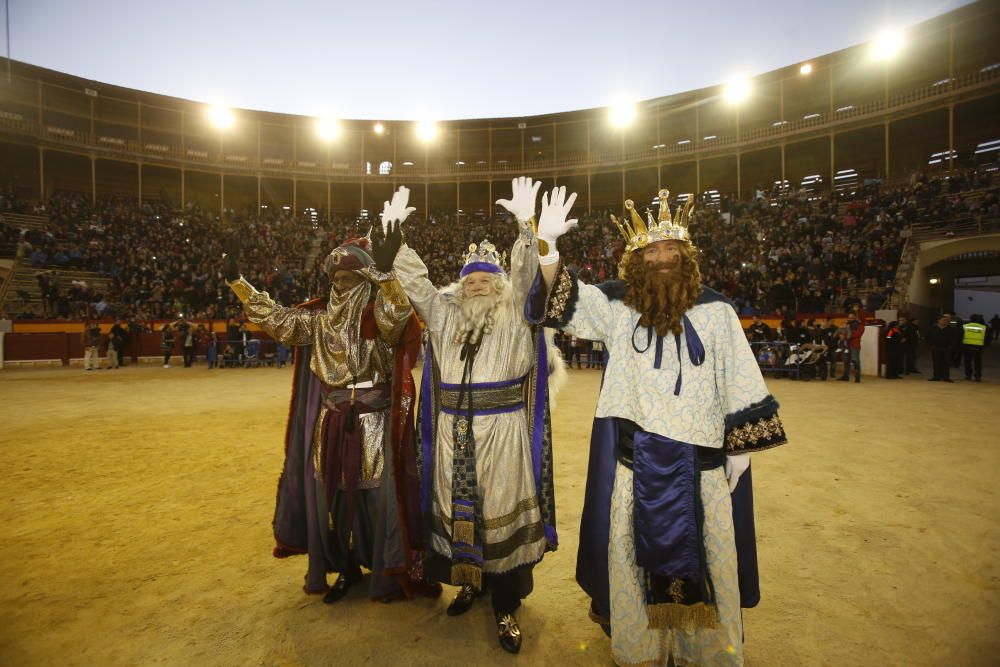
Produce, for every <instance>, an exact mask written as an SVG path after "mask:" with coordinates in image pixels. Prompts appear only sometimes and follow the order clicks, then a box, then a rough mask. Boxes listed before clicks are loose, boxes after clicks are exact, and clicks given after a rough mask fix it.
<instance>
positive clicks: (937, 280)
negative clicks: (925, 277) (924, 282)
mask: <svg viewBox="0 0 1000 667" xmlns="http://www.w3.org/2000/svg"><path fill="white" fill-rule="evenodd" d="M929 282H930V284H931V285H937V284H938V283H939V282H941V281H940V279H938V278H931V279H930V281H929Z"/></svg>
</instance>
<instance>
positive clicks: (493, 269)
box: [458, 262, 507, 278]
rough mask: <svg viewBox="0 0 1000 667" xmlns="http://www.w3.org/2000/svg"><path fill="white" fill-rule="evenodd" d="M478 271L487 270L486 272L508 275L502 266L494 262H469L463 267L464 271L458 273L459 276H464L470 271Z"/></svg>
mask: <svg viewBox="0 0 1000 667" xmlns="http://www.w3.org/2000/svg"><path fill="white" fill-rule="evenodd" d="M476 271H485V272H486V273H499V274H500V275H503V276H505V275H507V272H506V271H504V270H503V269H502V268H501V267H500V266H498V265H496V264H493V263H492V262H469V263H468V264H466V265H465V266H463V267H462V271H461V272H460V273H459V274H458V277H459V278H464V277H465V276H467V275H469V274H470V273H475V272H476Z"/></svg>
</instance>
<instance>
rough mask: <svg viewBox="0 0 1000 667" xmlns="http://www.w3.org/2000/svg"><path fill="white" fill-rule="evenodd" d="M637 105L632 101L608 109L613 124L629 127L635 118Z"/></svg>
mask: <svg viewBox="0 0 1000 667" xmlns="http://www.w3.org/2000/svg"><path fill="white" fill-rule="evenodd" d="M635 116H636V110H635V105H634V104H632V103H631V102H625V103H621V104H616V105H614V106H613V107H611V109H610V110H609V111H608V117H609V118H610V119H611V124H612V125H614V126H615V127H627V126H628V125H630V124H631V123H632V121H633V120H635Z"/></svg>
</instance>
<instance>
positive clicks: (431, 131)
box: [417, 120, 438, 143]
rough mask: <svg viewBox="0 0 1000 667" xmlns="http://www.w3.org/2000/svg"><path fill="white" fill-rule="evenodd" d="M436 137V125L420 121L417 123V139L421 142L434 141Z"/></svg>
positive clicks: (427, 121)
mask: <svg viewBox="0 0 1000 667" xmlns="http://www.w3.org/2000/svg"><path fill="white" fill-rule="evenodd" d="M437 135H438V128H437V125H435V124H434V123H432V122H431V121H429V120H425V121H421V122H419V123H417V138H418V139H420V141H423V142H425V143H426V142H430V141H434V139H435V138H437Z"/></svg>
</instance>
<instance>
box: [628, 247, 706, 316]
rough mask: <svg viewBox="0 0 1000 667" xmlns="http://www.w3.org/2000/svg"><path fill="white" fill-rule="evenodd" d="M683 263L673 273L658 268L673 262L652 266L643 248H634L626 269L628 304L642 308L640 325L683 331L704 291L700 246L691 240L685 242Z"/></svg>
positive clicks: (640, 309) (681, 258)
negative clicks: (646, 260)
mask: <svg viewBox="0 0 1000 667" xmlns="http://www.w3.org/2000/svg"><path fill="white" fill-rule="evenodd" d="M680 247H681V257H680V267H679V268H677V267H672V268H671V271H670V273H667V274H663V273H660V272H659V270H658V269H660V268H662V267H664V266H670V265H662V264H661V265H656V266H649V265H647V264H646V262H645V261H644V260H643V258H642V251H641V250H636V251H634V252H632V253H631V254H630V255H629V257H628V259H627V260H626V262H625V266H624V267H623V268H624V270H625V276H624V277H625V284H626V286H627V290H626V292H625V305H626V306H631V307H632V308H635V309H636V310H637V311H639V325H640V326H643V327H652V328H653V329H654V330H655V331H656V333H657V335H659V336H666V335H667V333H674V334H679V333H680V332H681V330H682V329H681V323H682V320H683V317H684V313H686V312H687V311H688V310H689V309H690V308H691V307H692V306H693V305H694V304H695V301H697V300H698V296H699V295H700V294H701V271H700V270H699V269H698V255H697V252H698V251H697V249H696V248H695V247H694V246H693V245H692V244H690V243H682V244H681V246H680Z"/></svg>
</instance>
